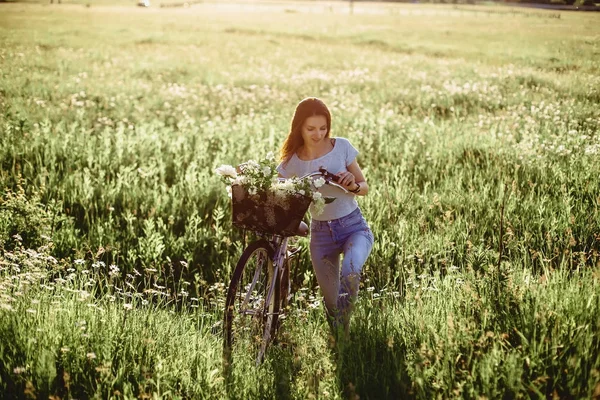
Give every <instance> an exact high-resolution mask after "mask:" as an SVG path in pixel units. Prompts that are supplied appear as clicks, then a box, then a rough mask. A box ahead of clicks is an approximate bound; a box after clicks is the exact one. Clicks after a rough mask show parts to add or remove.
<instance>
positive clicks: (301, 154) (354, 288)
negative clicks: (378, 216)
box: [277, 97, 373, 334]
mask: <svg viewBox="0 0 600 400" xmlns="http://www.w3.org/2000/svg"><path fill="white" fill-rule="evenodd" d="M330 132H331V114H330V112H329V109H328V108H327V106H326V105H325V103H323V102H322V101H321V100H319V99H317V98H314V97H309V98H306V99H304V100H302V101H301V102H300V103H299V104H298V106H297V107H296V111H295V113H294V118H293V119H292V126H291V129H290V133H289V134H288V137H287V139H286V140H285V142H284V144H283V146H282V148H281V164H279V166H278V167H277V170H278V172H279V174H280V175H281V176H282V177H284V178H291V177H293V176H303V175H306V174H308V173H311V172H315V171H318V170H319V168H320V167H324V168H326V169H327V170H328V171H329V172H331V173H333V174H335V175H336V176H337V182H338V183H339V184H341V185H342V186H344V187H345V188H346V189H347V190H348V191H349V192H350V193H344V192H342V191H341V190H340V189H339V188H335V187H334V186H329V185H323V186H322V187H321V188H319V191H320V192H321V193H322V194H323V196H328V197H335V198H336V199H335V201H333V202H332V203H330V204H327V205H325V209H324V210H323V212H322V213H321V214H318V215H317V214H315V213H314V210H313V209H312V207H311V217H312V220H311V227H310V234H311V236H310V256H311V260H312V264H313V268H314V271H315V274H316V276H317V281H318V283H319V287H320V288H321V292H322V294H323V298H324V302H325V307H326V311H327V313H328V316H329V321H330V323H331V325H332V328H334V330H337V329H338V328H341V327H343V328H344V331H345V333H346V334H347V333H348V323H349V320H350V311H351V309H352V305H353V303H354V301H355V299H356V297H357V295H358V287H359V283H360V274H361V270H362V267H363V265H364V263H365V261H366V259H367V257H368V256H369V253H370V252H371V248H372V247H373V233H372V232H371V230H370V229H369V227H368V225H367V222H366V221H365V219H364V218H363V216H362V214H361V211H360V208H359V207H358V203H357V202H356V196H365V195H366V194H367V193H368V192H369V185H368V184H367V182H366V180H365V177H364V175H363V173H362V171H361V169H360V167H359V166H358V163H357V162H356V156H357V155H358V151H357V150H356V149H355V148H354V147H353V146H352V145H351V144H350V142H349V141H348V140H347V139H344V138H331V137H330ZM342 255H343V260H342V262H341V268H340V256H342ZM336 333H337V332H336Z"/></svg>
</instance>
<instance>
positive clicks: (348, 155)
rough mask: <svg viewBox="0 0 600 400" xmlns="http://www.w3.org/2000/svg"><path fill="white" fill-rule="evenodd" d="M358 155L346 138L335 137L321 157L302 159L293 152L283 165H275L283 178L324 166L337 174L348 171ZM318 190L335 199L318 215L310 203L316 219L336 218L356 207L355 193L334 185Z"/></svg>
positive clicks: (314, 170)
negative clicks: (328, 150)
mask: <svg viewBox="0 0 600 400" xmlns="http://www.w3.org/2000/svg"><path fill="white" fill-rule="evenodd" d="M357 155H358V150H356V149H355V148H354V146H352V144H351V143H350V141H349V140H348V139H344V138H335V144H334V145H333V150H331V151H330V152H329V153H327V154H325V155H324V156H322V157H319V158H316V159H314V160H310V161H304V160H301V159H299V158H298V156H297V155H296V154H294V155H293V156H292V157H291V158H290V160H289V161H288V163H287V164H285V166H284V165H283V163H281V164H279V166H277V171H278V172H279V173H280V174H281V176H283V177H284V178H292V177H294V176H298V177H300V176H304V175H306V174H309V173H311V172H317V171H319V168H320V167H324V168H326V169H327V171H329V172H331V173H332V174H337V173H338V172H341V171H348V165H350V164H351V163H352V161H354V159H355V158H356V156H357ZM318 190H319V192H321V194H322V195H323V196H325V197H335V201H333V202H332V203H329V204H326V205H325V209H324V210H323V212H322V213H321V214H319V215H316V214H315V212H314V209H313V206H312V204H311V206H310V213H311V216H312V218H313V219H315V220H318V221H330V220H333V219H338V218H341V217H344V216H346V215H348V214H350V213H351V212H352V211H354V210H355V209H356V208H357V207H358V203H357V202H356V199H355V197H356V196H355V195H354V194H352V193H344V192H343V191H342V190H340V189H339V188H337V187H335V186H330V185H323V186H321V187H320V188H319V189H318Z"/></svg>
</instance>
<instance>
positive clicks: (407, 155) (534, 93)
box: [0, 2, 600, 399]
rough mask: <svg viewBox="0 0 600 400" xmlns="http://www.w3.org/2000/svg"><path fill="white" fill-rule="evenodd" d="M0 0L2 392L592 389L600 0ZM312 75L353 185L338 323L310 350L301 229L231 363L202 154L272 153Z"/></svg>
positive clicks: (596, 377)
mask: <svg viewBox="0 0 600 400" xmlns="http://www.w3.org/2000/svg"><path fill="white" fill-rule="evenodd" d="M113 4H114V3H113ZM121 4H124V3H121ZM153 5H154V4H153ZM236 7H238V8H237V9H236ZM0 8H2V13H0V143H1V144H0V164H1V169H0V187H1V188H2V192H1V195H2V196H1V199H2V200H0V263H1V264H0V268H1V269H0V285H1V288H2V290H1V291H0V338H2V341H1V343H2V344H1V345H0V360H1V361H2V362H0V388H1V390H2V391H3V392H4V393H9V394H10V395H12V396H14V397H27V396H30V395H32V396H39V397H48V395H57V396H60V397H61V398H84V397H94V396H95V397H98V398H108V397H111V396H114V397H115V398H117V397H127V398H132V397H144V396H150V395H152V394H156V395H159V396H164V397H171V398H177V397H183V398H185V397H188V398H220V397H224V396H225V397H230V398H272V397H279V398H307V397H315V398H321V397H322V398H352V397H353V396H354V395H359V396H360V397H361V398H423V399H429V398H454V397H456V398H479V397H481V396H485V397H487V398H523V397H534V398H538V397H539V398H543V397H552V396H559V397H561V398H589V397H592V396H593V395H598V391H600V384H599V382H600V355H599V354H600V336H599V335H598V333H597V332H598V331H600V329H599V328H600V326H599V322H598V318H597V317H596V316H597V315H598V312H599V311H600V310H599V308H600V303H599V301H600V300H598V299H599V297H598V296H599V295H600V290H599V289H598V279H599V273H600V261H599V258H598V252H599V251H600V231H599V228H598V227H599V224H600V209H599V208H600V197H599V191H598V187H600V178H599V177H600V162H599V161H598V160H599V157H598V153H599V152H600V136H599V135H598V132H599V130H600V122H599V121H600V108H598V104H599V103H600V89H599V88H600V78H599V76H600V70H599V65H600V64H599V62H598V61H599V60H600V47H599V46H600V45H599V42H598V38H599V37H600V29H599V28H598V26H600V25H599V24H598V17H597V16H594V15H589V14H586V13H582V14H579V13H562V14H560V18H555V14H553V13H546V12H544V11H537V10H536V11H527V12H525V11H523V10H512V9H509V8H499V7H497V8H493V7H480V8H477V7H466V6H460V7H459V8H454V7H451V6H439V7H434V6H431V5H412V4H411V5H397V4H363V3H358V4H356V5H355V13H354V15H348V9H347V4H345V3H344V4H343V3H300V2H279V3H276V2H272V3H270V2H263V3H254V4H252V3H240V4H238V5H237V6H232V5H230V4H227V3H219V4H198V5H194V6H192V7H190V8H186V9H184V8H168V9H167V8H163V9H161V8H159V7H158V6H157V5H156V6H155V7H151V8H149V9H138V8H136V7H134V6H133V5H130V6H121V5H111V4H109V3H103V4H100V3H94V2H92V3H91V7H89V8H88V7H84V6H82V5H81V4H79V5H78V4H62V5H56V4H55V5H42V4H3V5H2V6H1V7H0ZM312 95H316V96H318V97H321V98H323V99H324V100H325V102H326V103H327V104H328V105H329V106H330V108H331V111H332V114H333V127H332V133H333V134H334V135H338V136H344V137H347V138H349V139H350V140H351V142H352V143H353V144H354V145H355V146H356V147H357V148H358V149H359V151H360V155H359V163H360V164H361V166H362V167H363V170H364V171H365V173H366V176H367V179H368V181H369V184H370V188H371V189H370V193H369V196H367V197H365V198H361V199H360V204H361V207H362V209H363V211H364V213H365V215H366V218H367V220H368V221H369V223H370V225H371V228H372V230H373V231H374V234H375V238H376V242H375V246H374V249H373V252H372V254H371V256H370V258H369V260H368V262H367V265H366V266H365V271H364V279H363V283H362V284H363V290H362V291H361V299H360V303H359V306H358V308H357V310H356V315H355V317H354V320H353V336H352V339H351V342H350V343H349V344H348V345H347V346H346V347H342V348H331V346H330V339H329V337H328V332H327V324H326V322H325V320H324V317H323V311H322V308H321V305H319V304H317V303H316V300H317V299H318V293H317V292H313V291H314V290H315V285H316V282H315V279H314V276H313V275H312V273H311V267H310V261H309V258H308V253H307V251H306V250H304V252H303V253H302V256H301V262H300V263H299V265H298V266H297V267H296V268H295V269H294V271H293V274H294V276H293V279H294V284H295V286H298V287H300V286H304V287H306V288H308V291H307V292H306V293H305V294H304V295H302V296H296V298H295V300H294V306H293V307H292V310H291V312H290V315H289V316H288V318H287V319H286V321H285V325H284V329H285V330H284V332H283V335H282V337H283V339H282V343H281V344H280V345H279V346H276V347H275V348H273V349H272V351H271V352H270V353H269V354H268V358H267V360H266V362H265V364H264V365H262V366H260V367H259V368H254V367H253V366H252V363H251V355H249V361H248V363H247V364H240V365H238V366H235V368H234V369H233V371H232V373H231V374H230V375H224V374H223V371H222V370H221V352H220V348H221V337H220V336H219V335H218V334H215V333H214V332H213V331H215V330H216V331H218V327H215V328H214V329H213V328H212V327H213V326H214V324H217V323H218V322H219V321H220V319H221V310H220V306H222V303H223V295H224V293H223V291H224V287H223V284H226V283H227V281H228V278H229V276H230V273H231V270H232V267H233V266H234V264H235V262H236V260H237V257H239V254H240V252H241V239H242V236H241V233H240V232H239V231H237V230H235V229H234V228H232V226H231V223H230V220H231V214H230V206H229V199H228V197H227V194H226V192H225V188H224V187H223V185H222V183H221V182H220V180H219V179H218V177H216V176H215V174H214V173H213V170H214V168H215V167H217V166H218V165H220V164H223V163H227V164H235V163H239V162H242V161H245V160H247V159H250V158H256V157H259V156H262V155H265V154H266V153H267V152H268V151H272V150H276V149H278V147H279V146H280V145H281V143H282V141H283V139H284V138H285V135H286V133H287V129H288V128H289V123H290V119H291V116H292V113H293V109H294V107H295V105H296V104H297V102H298V101H299V100H301V99H302V98H303V97H306V96H312ZM501 224H502V229H501V228H500V227H501ZM16 234H19V235H20V239H19V238H18V237H15V236H14V235H16ZM301 244H303V245H305V247H306V244H307V242H306V240H304V239H302V240H301ZM28 248H31V249H34V251H29V252H27V251H26V250H27V249H28ZM49 257H52V258H49ZM54 260H57V261H54ZM75 260H82V261H77V262H75ZM111 265H114V266H116V267H113V269H112V270H111ZM71 268H72V269H73V270H70V269H71ZM115 268H118V269H119V270H118V272H116V269H115ZM84 271H87V272H84ZM111 271H113V274H112V275H111V274H110V272H111ZM370 288H373V290H371V289H370ZM367 289H369V290H367ZM309 296H313V298H312V299H311V298H310V297H309ZM192 299H197V300H192ZM65 349H66V350H65Z"/></svg>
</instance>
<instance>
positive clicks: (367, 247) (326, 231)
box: [310, 208, 373, 325]
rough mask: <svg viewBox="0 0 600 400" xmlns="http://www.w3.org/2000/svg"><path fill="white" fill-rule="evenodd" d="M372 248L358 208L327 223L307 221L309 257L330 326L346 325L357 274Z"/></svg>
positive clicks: (354, 296) (354, 295) (367, 227)
mask: <svg viewBox="0 0 600 400" xmlns="http://www.w3.org/2000/svg"><path fill="white" fill-rule="evenodd" d="M372 247H373V233H372V232H371V229H369V226H368V225H367V221H365V219H364V217H363V215H362V213H361V212H360V208H357V209H355V210H354V211H352V212H351V213H350V214H348V215H346V216H344V217H342V218H338V219H334V220H331V221H317V220H314V219H313V220H312V221H311V225H310V258H311V261H312V264H313V268H314V270H315V274H316V275H317V281H318V283H319V287H320V288H321V292H322V293H323V300H324V302H325V307H326V308H327V312H328V314H329V316H330V317H331V318H332V319H333V322H334V324H335V323H336V322H337V323H340V322H343V323H344V325H347V323H348V318H349V313H350V310H351V308H352V304H353V302H354V300H355V299H356V297H357V295H358V287H359V283H360V274H361V271H362V268H363V265H364V263H365V261H366V260H367V257H368V256H369V254H370V253H371V249H372ZM342 254H343V260H342V263H341V268H340V256H341V255H342Z"/></svg>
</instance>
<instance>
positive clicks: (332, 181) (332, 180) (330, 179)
mask: <svg viewBox="0 0 600 400" xmlns="http://www.w3.org/2000/svg"><path fill="white" fill-rule="evenodd" d="M314 176H320V177H322V178H323V179H325V183H326V184H328V185H331V186H335V187H337V188H339V189H341V190H343V191H344V193H350V192H349V191H348V189H346V188H345V187H343V186H342V185H340V184H339V183H337V180H338V177H337V176H336V175H334V174H332V173H331V172H329V171H327V170H326V169H325V168H323V167H320V168H319V171H317V172H311V173H310V174H306V175H304V176H303V177H301V178H300V179H304V178H309V177H310V178H312V177H314Z"/></svg>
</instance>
